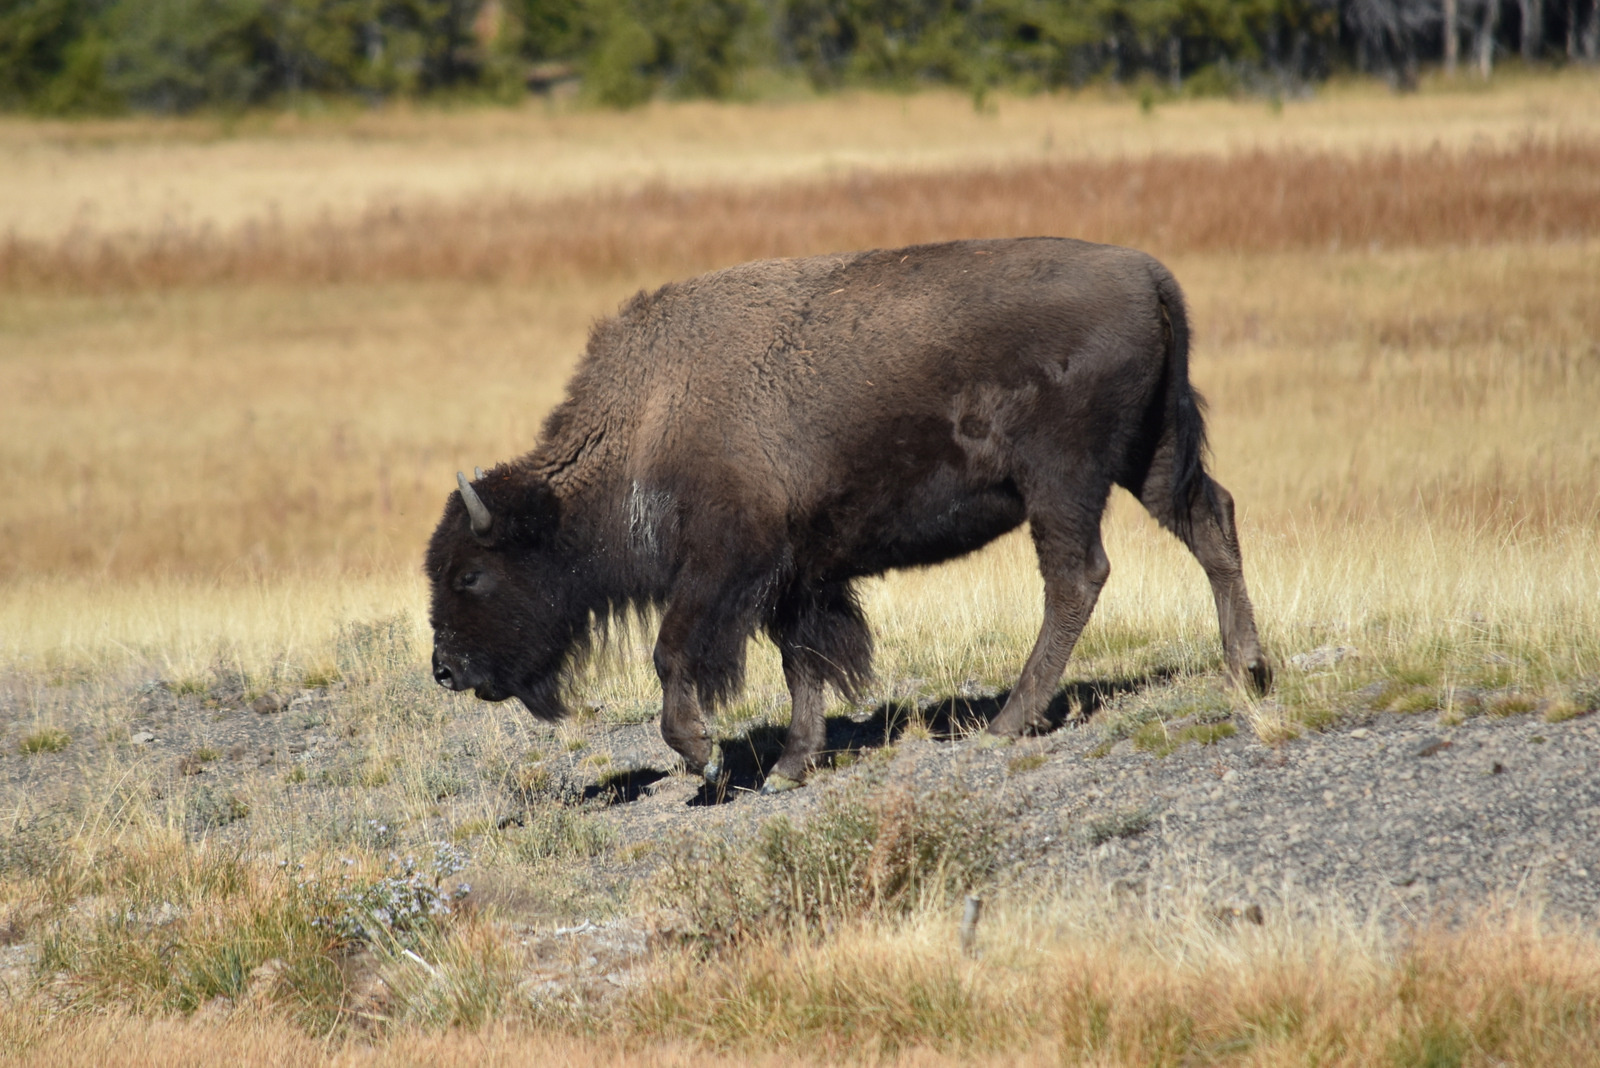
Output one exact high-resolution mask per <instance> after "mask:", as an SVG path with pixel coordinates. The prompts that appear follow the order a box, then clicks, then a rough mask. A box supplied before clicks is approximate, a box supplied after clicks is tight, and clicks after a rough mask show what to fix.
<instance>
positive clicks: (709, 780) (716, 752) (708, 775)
mask: <svg viewBox="0 0 1600 1068" xmlns="http://www.w3.org/2000/svg"><path fill="white" fill-rule="evenodd" d="M700 774H701V775H703V776H704V777H705V780H706V784H707V785H708V786H715V785H717V784H718V783H719V782H721V781H722V746H720V745H713V746H712V747H711V759H710V760H707V761H706V766H705V767H704V768H702V769H701V771H700Z"/></svg>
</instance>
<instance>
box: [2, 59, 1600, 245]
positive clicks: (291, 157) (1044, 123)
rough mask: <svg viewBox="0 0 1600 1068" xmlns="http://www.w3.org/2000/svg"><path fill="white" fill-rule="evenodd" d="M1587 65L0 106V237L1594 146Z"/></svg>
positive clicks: (1598, 124) (1591, 77)
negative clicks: (922, 178)
mask: <svg viewBox="0 0 1600 1068" xmlns="http://www.w3.org/2000/svg"><path fill="white" fill-rule="evenodd" d="M1595 79H1596V76H1595V74H1594V72H1593V71H1590V70H1587V69H1585V68H1583V67H1573V68H1571V69H1569V70H1568V71H1565V72H1563V73H1562V74H1560V75H1558V76H1555V77H1550V76H1540V77H1534V78H1518V77H1516V76H1510V77H1507V76H1505V75H1497V77H1496V82H1495V84H1494V86H1493V87H1492V88H1486V87H1483V86H1480V85H1478V84H1476V83H1473V82H1470V81H1466V80H1463V81H1459V82H1456V83H1454V84H1450V83H1446V82H1443V81H1437V82H1433V83H1430V84H1428V85H1426V86H1425V88H1424V91H1423V92H1421V93H1418V94H1413V95H1408V96H1404V97H1396V96H1394V95H1393V94H1391V93H1389V92H1387V91H1386V90H1385V89H1383V88H1382V87H1381V86H1379V85H1376V84H1373V83H1356V84H1350V85H1335V86H1328V87H1324V88H1323V89H1322V90H1321V91H1319V92H1318V94H1317V95H1316V96H1315V97H1313V98H1310V99H1306V100H1290V101H1286V102H1285V103H1284V104H1283V105H1282V108H1281V111H1279V112H1278V113H1276V114H1275V113H1273V112H1271V111H1270V110H1269V108H1268V106H1267V104H1266V103H1265V102H1263V101H1247V102H1244V103H1236V102H1233V101H1227V100H1196V101H1184V102H1181V103H1172V104H1162V105H1160V106H1159V107H1158V108H1157V109H1156V112H1155V114H1154V115H1153V116H1150V117H1141V116H1140V115H1139V112H1138V108H1137V105H1136V103H1135V102H1134V100H1133V98H1132V96H1131V95H1129V94H1127V93H1121V92H1111V93H1105V92H1101V91H1098V90H1096V91H1088V92H1084V93H1079V94H1073V95H1063V96H1034V97H1023V98H1012V97H1008V96H1004V95H1002V96H998V97H996V98H994V100H995V103H994V107H993V108H992V109H991V110H989V111H986V112H985V113H982V114H979V113H976V112H974V110H973V108H972V104H971V102H970V100H969V99H968V98H967V97H965V96H963V95H961V94H958V93H944V92H930V93H921V94H918V95H915V96H900V95H894V94H872V93H862V94H850V95H845V96H838V97H831V98H826V99H821V100H796V101H791V102H773V103H757V104H748V105H731V106H730V105H718V104H709V103H692V104H664V103H663V104H654V105H651V106H649V107H645V108H640V109H638V110H635V111H631V112H625V113H614V112H600V111H587V110H583V109H574V108H570V107H564V106H559V105H558V106H555V107H550V106H546V105H544V104H541V103H537V102H530V103H529V104H528V105H526V106H524V107H522V108H519V109H507V110H466V111H462V110H453V109H448V108H444V109H436V108H419V109H411V108H405V107H392V108H385V109H382V110H373V111H359V110H358V111H351V110H336V111H333V112H330V113H326V114H313V113H305V114H300V115H292V114H290V115H285V114H275V115H262V116H255V117H249V118H245V119H243V120H239V119H229V120H207V119H183V120H156V119H140V120H117V121H110V122H102V121H73V122H53V123H39V122H34V121H29V120H23V119H16V118H6V117H0V191H3V192H4V195H0V235H6V234H15V235H16V236H18V237H21V238H25V239H28V240H30V241H37V240H42V241H46V242H54V241H56V240H58V239H60V238H61V237H63V236H64V235H66V234H68V233H69V232H73V231H82V232H86V233H87V234H89V235H91V236H93V235H99V234H107V233H110V234H122V233H128V232H131V233H141V234H152V233H157V232H162V231H168V230H173V229H176V230H179V231H184V232H192V231H195V230H198V229H201V228H209V229H211V230H213V231H218V232H233V231H235V230H238V229H239V228H241V227H244V226H246V225H248V224H256V225H262V224H266V223H269V222H271V221H272V220H275V219H276V220H281V221H282V222H283V223H284V224H285V225H287V226H290V227H292V228H298V227H300V226H302V225H303V224H306V223H309V222H314V221H316V220H318V219H321V218H323V217H324V216H327V217H331V218H333V219H349V218H351V217H353V216H358V215H359V214H361V213H362V212H364V211H366V210H368V209H369V208H373V207H376V206H388V205H391V204H400V205H402V206H404V205H409V204H412V203H415V202H418V201H440V202H446V203H450V202H456V201H461V200H476V199H479V198H482V197H485V196H487V197H489V198H490V199H499V198H503V197H506V196H516V197H522V198H527V199H545V198H549V197H564V196H571V195H586V194H589V193H592V192H595V191H597V190H618V189H624V190H625V189H631V188H637V187H639V186H642V185H647V184H650V183H664V184H666V185H668V186H670V187H673V188H681V187H684V186H704V185H722V184H728V183H732V184H739V185H744V184H751V183H757V184H770V183H772V182H774V181H778V180H786V179H795V178H807V177H816V176H821V175H837V174H840V173H845V172H851V171H856V170H869V171H885V170H894V171H901V170H905V169H908V168H913V169H918V170H924V171H926V170H940V171H943V170H949V169H952V168H963V167H975V166H1006V165H1010V164H1015V163H1024V162H1029V161H1041V160H1058V161H1059V160H1077V159H1117V158H1123V157H1140V156H1145V155H1150V154H1172V153H1176V154H1192V153H1234V152H1248V151H1252V150H1255V149H1264V150H1268V151H1277V150H1281V149H1288V148H1294V149H1301V150H1307V151H1312V152H1318V151H1334V152H1365V151H1373V150H1387V149H1392V148H1401V149H1407V150H1410V149H1414V148H1417V147H1423V146H1427V145H1430V144H1434V143H1437V144H1440V145H1442V146H1443V147H1445V148H1447V149H1450V150H1458V149H1461V148H1465V147H1470V146H1482V147H1492V146H1505V145H1509V144H1513V143H1516V142H1519V141H1521V140H1523V139H1525V138H1528V137H1533V138H1535V139H1539V140H1548V139H1552V138H1562V137H1567V138H1577V139H1580V140H1593V139H1594V138H1595V136H1596V134H1597V133H1600V115H1597V113H1596V110H1595V108H1594V107H1593V98H1594V93H1595Z"/></svg>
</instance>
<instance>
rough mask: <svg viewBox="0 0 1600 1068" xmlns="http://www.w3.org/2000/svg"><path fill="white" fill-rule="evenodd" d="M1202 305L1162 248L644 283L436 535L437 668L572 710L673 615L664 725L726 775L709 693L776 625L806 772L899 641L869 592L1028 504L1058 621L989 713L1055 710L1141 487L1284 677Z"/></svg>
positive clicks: (1255, 669)
mask: <svg viewBox="0 0 1600 1068" xmlns="http://www.w3.org/2000/svg"><path fill="white" fill-rule="evenodd" d="M1188 345H1189V339H1188V326H1187V319H1186V316H1185V313H1184V306H1183V298H1182V295H1181V294H1180V292H1179V290H1178V286H1177V283H1176V282H1174V281H1173V279H1172V276H1171V275H1170V274H1169V273H1168V272H1167V270H1166V269H1165V268H1164V267H1162V266H1161V264H1159V263H1157V262H1156V261H1155V260H1153V259H1151V258H1150V257H1149V256H1146V255H1144V254H1143V253H1139V252H1134V251H1131V250H1129V249H1124V248H1116V247H1113V246H1108V245H1092V244H1087V243H1085V242H1080V241H1068V240H1062V239H1054V238H1034V239H1028V240H1008V241H963V242H953V243H950V244H942V245H923V246H916V247H912V248H905V249H895V250H892V251H883V250H879V251H873V252H861V253H850V254H844V255H834V256H822V257H815V258H810V259H792V260H768V261H763V262H759V263H749V264H745V265H743V266H739V267H732V268H729V269H727V270H724V271H718V272H715V273H713V274H708V275H703V276H701V277H699V278H693V279H690V280H688V281H685V282H678V283H674V284H672V285H667V286H664V287H662V288H661V289H659V290H657V291H656V292H654V293H648V294H647V293H641V294H639V295H638V296H636V297H634V298H633V299H632V300H631V301H629V302H628V303H627V305H626V306H624V307H623V309H622V310H621V311H620V312H619V313H618V314H617V315H616V316H614V317H612V318H610V319H607V320H605V321H604V322H601V323H599V324H598V325H597V326H596V327H595V328H594V331H593V333H592V335H591V337H590V339H589V347H588V354H587V356H586V357H585V359H584V361H583V364H582V366H581V367H580V368H579V370H578V372H577V374H576V375H575V376H574V378H573V380H572V382H571V384H570V386H569V389H568V396H567V399H566V401H565V402H564V403H562V404H561V405H560V406H559V407H558V408H557V409H556V410H555V411H554V412H553V413H552V414H551V415H550V417H549V419H548V421H547V422H546V424H545V427H544V433H543V436H542V438H541V440H540V443H539V446H538V447H537V448H536V449H535V450H534V451H533V452H532V453H529V454H528V455H527V456H524V457H522V458H521V459H519V460H515V461H513V462H511V463H507V464H503V465H501V466H499V467H496V468H495V469H494V470H492V471H490V472H489V473H488V474H487V475H484V476H483V477H481V478H480V479H479V480H478V481H477V482H475V483H474V485H473V489H474V491H475V493H476V495H477V496H478V497H479V498H480V499H481V500H482V502H483V504H484V505H485V506H486V508H487V509H488V512H489V513H490V515H491V516H492V525H491V527H490V528H489V529H488V530H487V531H485V532H483V533H480V534H474V533H473V531H472V530H471V527H470V524H469V521H468V514H467V508H466V504H465V503H464V501H463V499H462V496H461V494H460V493H456V494H453V495H452V496H451V498H450V500H449V502H448V503H447V505H446V507H445V512H444V517H443V519H442V520H441V521H440V523H439V527H438V529H437V530H436V531H435V532H434V535H433V539H432V541H431V543H430V545H429V547H428V554H427V564H426V567H427V573H428V576H429V578H430V580H431V581H432V584H433V609H432V621H433V626H434V633H435V646H434V672H435V675H436V677H437V678H438V680H439V681H440V683H441V684H443V685H445V686H448V687H451V688H453V689H472V690H475V691H476V692H477V694H478V695H479V696H480V697H483V698H486V699H489V700H502V699H504V698H506V697H510V696H516V697H518V698H520V699H522V701H523V702H524V703H525V704H526V705H527V706H528V708H529V709H530V710H531V711H532V712H533V713H534V714H535V715H537V716H541V717H544V718H555V717H557V716H559V715H560V714H561V705H560V701H559V696H558V695H559V687H560V681H561V677H562V674H563V670H564V668H565V667H566V666H568V665H570V664H571V663H572V660H573V657H574V656H575V655H576V654H577V653H579V652H581V651H582V650H583V649H584V648H585V647H586V644H587V642H588V639H589V634H590V631H591V628H592V627H593V626H594V625H595V624H596V623H597V622H603V621H604V620H605V619H607V618H609V617H610V616H611V615H613V614H615V613H618V612H623V611H626V610H628V609H630V608H639V607H643V606H645V605H656V606H660V607H661V608H662V609H663V610H664V611H663V615H662V619H661V629H660V632H659V635H658V638H657V642H656V651H655V665H656V670H657V672H658V674H659V675H660V678H661V684H662V688H663V693H664V701H663V708H662V720H661V731H662V735H663V736H664V737H665V738H666V740H667V742H668V743H669V744H671V745H672V747H673V748H674V749H676V750H677V751H678V752H679V753H681V754H682V755H683V757H684V759H685V761H686V762H687V763H688V765H689V767H690V768H691V769H695V770H709V771H711V772H715V770H716V769H715V767H714V766H713V767H712V768H710V769H706V766H707V764H708V762H712V759H713V758H712V752H713V749H712V742H711V738H710V736H709V734H708V732H707V729H706V725H705V719H704V716H703V714H702V710H703V709H704V708H705V707H706V706H707V705H709V704H710V703H712V702H716V701H719V700H723V699H725V698H727V697H728V696H730V695H731V694H732V693H734V692H735V691H736V690H737V688H738V687H739V685H740V683H741V680H742V676H743V669H744V650H745V646H746V643H747V641H748V639H749V637H750V636H751V635H752V634H753V633H755V632H756V631H757V630H764V631H765V632H766V633H767V634H768V635H769V636H770V637H771V639H772V641H773V642H774V643H775V644H776V645H777V647H778V649H779V650H780V651H781V653H782V657H783V668H784V674H785V677H786V678H787V680H788V684H789V688H790V692H791V695H792V697H793V703H794V710H793V720H792V723H791V726H790V736H789V741H788V745H787V747H786V748H785V750H784V753H783V755H782V757H781V758H780V760H779V762H778V764H777V766H776V767H775V768H774V769H773V771H774V773H775V774H776V775H781V776H783V777H784V778H786V779H788V780H792V781H798V780H800V779H802V778H803V777H804V775H805V773H806V771H807V769H808V768H809V766H810V764H811V762H812V761H813V760H814V759H815V757H816V756H817V754H818V751H819V749H820V747H821V745H822V739H823V691H824V685H825V684H829V683H831V684H832V685H833V686H834V687H836V688H837V689H839V690H840V691H842V692H844V693H846V694H850V693H852V692H853V691H854V690H855V689H856V688H857V687H858V686H859V685H860V684H861V683H862V682H863V681H864V680H865V679H866V678H868V676H869V675H870V672H871V656H872V642H871V637H870V634H869V632H868V629H867V625H866V621H865V619H864V618H863V616H862V613H861V609H860V605H859V604H858V602H857V600H856V597H855V594H854V591H853V589H852V585H851V584H852V582H853V581H854V580H855V579H857V578H860V577H861V576H864V575H873V574H877V573H879V572H882V571H885V570H888V569H890V568H899V567H915V566H919V565H923V564H932V563H937V562H939V561H941V560H948V559H950V558H952V557H955V556H959V555H961V554H963V553H966V552H970V551H971V550H973V549H976V548H978V547H979V546H981V545H983V544H985V543H986V542H989V541H990V540H992V539H994V538H996V537H998V536H999V535H1001V534H1003V533H1005V532H1006V531H1009V530H1012V529H1014V528H1016V527H1017V526H1018V525H1020V524H1021V523H1022V522H1023V521H1025V520H1026V521H1027V522H1028V524H1029V526H1030V529H1031V532H1032V535H1033V539H1034V544H1035V546H1036V548H1037V551H1038V555H1039V566H1040V570H1041V571H1042V573H1043V575H1044V580H1045V618H1044V626H1043V629H1042V631H1041V632H1040V635H1039V640H1038V643H1037V645H1036V646H1035V647H1034V650H1033V653H1032V655H1030V656H1029V658H1028V661H1027V664H1026V666H1025V667H1024V668H1023V671H1022V676H1021V678H1020V680H1019V681H1018V683H1017V686H1016V688H1015V689H1014V690H1013V691H1012V692H1011V695H1010V697H1009V699H1008V700H1007V702H1006V705H1005V707H1004V709H1003V710H1002V711H1001V713H1000V715H999V717H998V718H997V719H996V720H995V721H994V722H993V724H991V726H990V730H991V731H993V732H994V733H996V734H1000V735H1016V734H1020V733H1022V732H1024V731H1026V730H1029V729H1033V728H1036V727H1038V726H1039V725H1040V724H1041V723H1042V722H1043V719H1042V716H1043V713H1044V711H1045V707H1046V705H1047V704H1048V703H1049V700H1050V697H1051V695H1052V693H1053V691H1054V689H1055V687H1056V686H1057V684H1058V683H1059V681H1060V678H1061V673H1062V671H1063V670H1064V669H1065V666H1066V661H1067V658H1068V656H1069V655H1070V653H1071V651H1072V647H1073V645H1074V643H1075V642H1076V641H1077V639H1078V635H1079V633H1080V632H1081V631H1082V629H1083V626H1084V624H1085V622H1086V621H1087V620H1088V618H1089V613H1090V611H1091V610H1092V608H1093V607H1094V603H1095V599H1096V597H1097V596H1098V594H1099V591H1100V588H1101V586H1102V585H1103V584H1104V582H1105V579H1106V575H1107V573H1108V571H1109V566H1110V565H1109V564H1108V562H1107V560H1106V556H1105V552H1104V550H1103V549H1102V547H1101V543H1100V519H1101V514H1102V512H1103V511H1104V508H1105V504H1106V499H1107V496H1108V495H1109V493H1110V489H1111V486H1112V484H1113V483H1115V484H1119V485H1122V486H1125V487H1127V488H1128V489H1129V490H1131V491H1132V492H1133V493H1134V494H1136V495H1137V496H1138V497H1139V499H1140V500H1141V501H1143V502H1144V504H1145V506H1146V507H1147V508H1148V509H1149V510H1150V511H1151V513H1152V514H1153V515H1155V517H1156V518H1157V519H1158V520H1160V521H1161V522H1162V523H1163V524H1164V525H1166V526H1167V527H1168V528H1169V529H1171V530H1173V531H1174V532H1175V533H1176V534H1178V536H1179V537H1181V538H1183V540H1184V541H1185V542H1186V543H1187V544H1188V545H1189V547H1190V548H1191V549H1192V550H1193V551H1194V553H1195V555H1196V556H1197V557H1198V558H1199V560H1200V563H1201V565H1202V566H1203V567H1204V568H1205V570H1206V574H1207V575H1208V577H1209V578H1210V580H1211V584H1212V589H1213V591H1214V593H1215V596H1216V602H1217V612H1218V617H1219V621H1220V624H1221V629H1222V640H1223V646H1224V649H1225V651H1226V655H1227V659H1228V664H1229V666H1230V669H1231V670H1232V671H1233V672H1234V673H1235V674H1236V675H1237V676H1240V677H1243V678H1244V679H1245V680H1247V681H1248V682H1249V683H1251V684H1252V685H1254V686H1255V687H1256V688H1257V689H1261V690H1265V689H1266V688H1267V686H1268V685H1269V684H1270V678H1271V672H1270V668H1269V666H1268V662H1267V659H1266V657H1265V656H1264V655H1263V654H1262V651H1261V647H1260V644H1259V642H1258V640H1257V636H1256V628H1255V623H1254V619H1253V615H1252V610H1251V606H1250V601H1249V598H1248V596H1247V594H1246V592H1245V585H1244V577H1243V574H1242V572H1241V570H1240V563H1239V545H1238V538H1237V536H1236V534H1235V530H1234V523H1233V506H1232V501H1231V499H1230V498H1229V496H1228V493H1227V491H1226V490H1224V489H1223V488H1222V487H1221V486H1219V485H1217V484H1216V483H1215V482H1213V481H1212V480H1211V479H1210V478H1209V477H1208V476H1207V475H1206V473H1205V471H1204V468H1203V466H1202V453H1203V449H1204V425H1203V420H1202V417H1201V409H1200V402H1199V398H1198V397H1197V396H1196V395H1195V393H1194V391H1193V389H1192V388H1191V387H1190V385H1189V378H1188V369H1187V357H1188Z"/></svg>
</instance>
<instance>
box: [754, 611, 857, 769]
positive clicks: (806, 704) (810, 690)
mask: <svg viewBox="0 0 1600 1068" xmlns="http://www.w3.org/2000/svg"><path fill="white" fill-rule="evenodd" d="M767 633H768V634H769V635H770V636H771V638H772V641H773V644H775V645H777V647H778V652H779V653H780V654H781V655H782V657H783V677H784V680H785V681H786V682H787V683H788V685H789V697H790V700H791V702H792V704H793V713H792V715H791V717H790V720H789V738H788V741H787V742H786V743H785V745H784V748H783V754H782V755H781V756H779V758H778V762H777V763H776V764H775V765H773V768H772V771H771V773H770V774H769V776H768V778H767V783H766V785H765V786H764V787H763V792H765V793H776V792H778V791H779V790H783V789H788V788H790V787H793V786H797V785H799V784H800V783H801V782H803V781H804V780H805V777H806V774H807V772H809V771H810V770H811V768H812V766H813V765H814V764H815V762H816V760H817V758H818V757H819V756H820V755H821V753H822V748H823V744H824V742H825V741H826V738H827V722H826V718H825V716H824V714H823V713H824V709H825V703H824V692H823V691H824V687H825V686H827V685H830V684H831V685H832V686H833V687H834V688H835V689H837V690H838V691H839V692H840V693H841V694H843V695H844V696H845V697H847V698H850V699H854V698H855V697H856V695H857V694H859V693H860V692H861V690H862V688H863V687H865V686H866V685H867V684H868V682H869V681H870V680H871V678H872V632H871V631H870V630H869V629H868V628H867V620H866V616H865V615H864V614H863V613H862V611H861V604H860V602H859V601H858V600H857V599H856V595H855V590H854V589H853V588H852V587H851V586H850V584H849V583H847V582H833V583H825V584H822V585H820V586H801V587H798V588H796V589H792V590H790V591H788V592H787V593H786V594H785V595H784V596H783V597H781V598H780V599H779V601H778V604H777V605H776V607H775V610H774V612H773V616H772V619H771V621H770V622H769V623H768V625H767Z"/></svg>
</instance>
